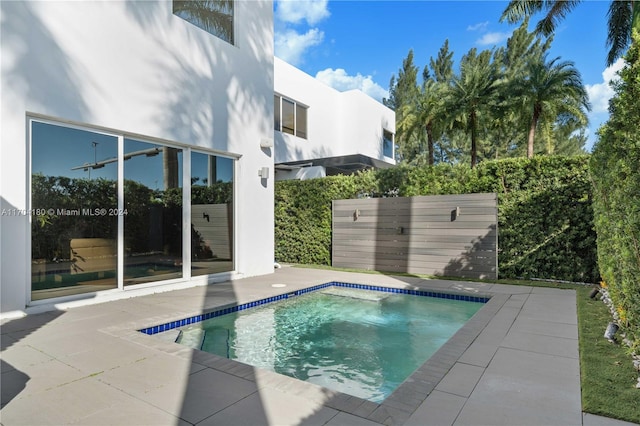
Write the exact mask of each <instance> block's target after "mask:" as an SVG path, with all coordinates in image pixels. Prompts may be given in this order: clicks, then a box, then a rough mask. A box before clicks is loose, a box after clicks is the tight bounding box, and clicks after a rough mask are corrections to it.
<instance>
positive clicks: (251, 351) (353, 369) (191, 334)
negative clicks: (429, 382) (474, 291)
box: [177, 287, 483, 402]
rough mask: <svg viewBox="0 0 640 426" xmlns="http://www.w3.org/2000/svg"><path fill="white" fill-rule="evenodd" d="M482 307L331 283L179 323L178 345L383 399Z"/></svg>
mask: <svg viewBox="0 0 640 426" xmlns="http://www.w3.org/2000/svg"><path fill="white" fill-rule="evenodd" d="M482 306H483V304H482V303H478V302H467V301H460V300H450V299H441V298H433V297H425V296H413V295H406V294H394V293H384V292H379V291H372V290H357V289H351V288H341V287H328V288H327V289H325V290H319V291H314V292H311V293H307V294H303V295H300V296H296V297H293V298H289V299H285V300H281V301H279V302H276V303H270V304H267V305H262V306H260V307H256V308H251V309H246V310H242V311H239V312H234V313H231V314H227V315H222V316H218V317H215V318H211V319H208V320H206V321H202V322H200V323H197V324H193V325H189V326H186V327H182V328H180V334H179V337H178V339H177V342H178V343H181V344H183V345H187V346H189V347H192V348H195V349H201V350H203V351H206V352H210V353H214V354H216V355H219V356H223V357H227V358H229V359H233V360H237V361H240V362H243V363H246V364H249V365H253V366H255V367H259V368H264V369H268V370H271V371H275V372H277V373H280V374H284V375H287V376H291V377H295V378H297V379H300V380H304V381H307V382H311V383H315V384H317V385H320V386H324V387H326V388H329V389H333V390H336V391H339V392H344V393H347V394H350V395H354V396H358V397H361V398H364V399H368V400H370V401H374V402H381V401H382V400H384V399H385V398H386V397H387V396H389V395H390V394H391V392H393V390H394V389H395V388H396V387H398V386H399V385H400V384H401V383H402V382H403V381H404V380H405V379H406V378H407V377H409V376H410V375H411V374H412V373H413V372H414V371H415V370H416V369H417V368H418V367H419V366H420V365H422V364H423V363H424V362H425V361H426V360H427V359H429V357H430V356H431V355H432V354H433V353H434V352H436V351H437V350H438V348H440V346H442V345H443V344H444V343H445V342H446V341H447V340H448V339H449V338H450V337H451V336H452V335H453V334H454V333H455V332H456V331H457V330H458V329H460V328H461V327H462V326H463V325H464V323H465V322H467V320H469V319H470V318H471V317H472V316H473V314H475V313H476V312H477V311H478V310H479V309H480V308H481V307H482Z"/></svg>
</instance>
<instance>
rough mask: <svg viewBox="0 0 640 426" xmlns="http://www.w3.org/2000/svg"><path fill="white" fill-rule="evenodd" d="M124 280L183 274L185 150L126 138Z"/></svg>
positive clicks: (146, 279)
mask: <svg viewBox="0 0 640 426" xmlns="http://www.w3.org/2000/svg"><path fill="white" fill-rule="evenodd" d="M124 205H125V209H126V212H127V214H126V216H125V217H124V250H125V257H124V285H132V284H140V283H144V282H149V281H159V280H166V279H172V278H181V277H182V150H181V149H178V148H172V147H167V146H162V145H157V144H152V143H147V142H141V141H136V140H132V139H125V140H124Z"/></svg>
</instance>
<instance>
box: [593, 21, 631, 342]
mask: <svg viewBox="0 0 640 426" xmlns="http://www.w3.org/2000/svg"><path fill="white" fill-rule="evenodd" d="M625 59H626V65H625V67H624V68H623V69H622V70H621V71H620V81H619V82H617V83H616V84H615V96H614V97H613V98H612V99H611V101H610V104H609V113H610V118H609V121H607V122H606V123H605V124H604V125H603V126H602V127H601V128H600V129H599V131H598V135H599V140H598V141H597V143H596V145H595V147H594V151H593V156H592V159H591V173H592V176H593V188H594V189H593V191H594V212H595V229H596V231H597V235H598V239H597V244H598V264H599V267H600V273H601V275H602V278H603V280H604V281H605V282H606V283H607V285H608V287H609V293H610V295H611V299H612V301H613V304H614V306H615V307H616V310H617V315H618V317H619V322H620V325H621V326H622V327H623V328H624V329H625V331H626V333H627V337H628V338H629V339H630V340H631V341H632V344H633V346H634V348H635V349H636V350H638V349H640V132H638V123H640V32H638V31H634V33H633V42H632V45H631V48H630V49H629V51H628V53H627V55H626V57H625Z"/></svg>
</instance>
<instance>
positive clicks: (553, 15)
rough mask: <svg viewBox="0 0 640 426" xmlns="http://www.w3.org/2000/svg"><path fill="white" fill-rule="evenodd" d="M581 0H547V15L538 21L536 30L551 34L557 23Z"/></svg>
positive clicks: (546, 34)
mask: <svg viewBox="0 0 640 426" xmlns="http://www.w3.org/2000/svg"><path fill="white" fill-rule="evenodd" d="M580 1H581V0H547V1H545V9H547V15H546V16H545V17H544V18H542V19H541V20H540V22H538V24H537V25H536V31H537V32H538V33H540V34H543V35H545V36H549V35H551V34H552V33H553V32H554V31H555V29H556V27H557V26H558V24H559V23H560V22H561V21H562V20H563V19H564V18H565V17H566V16H567V14H568V13H569V12H571V11H572V10H573V9H574V8H575V7H576V6H577V5H578V3H580Z"/></svg>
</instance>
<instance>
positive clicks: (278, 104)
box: [273, 95, 307, 139]
mask: <svg viewBox="0 0 640 426" xmlns="http://www.w3.org/2000/svg"><path fill="white" fill-rule="evenodd" d="M273 111H274V114H273V115H274V120H273V124H274V129H275V130H277V131H279V132H283V133H288V134H290V135H295V136H297V137H299V138H303V139H307V107H306V106H304V105H301V104H299V103H297V102H295V101H292V100H289V99H286V98H283V97H282V96H279V95H275V96H274V97H273Z"/></svg>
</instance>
